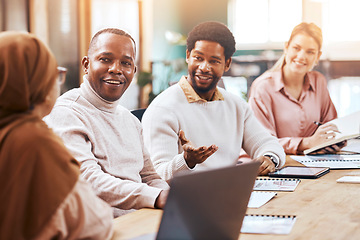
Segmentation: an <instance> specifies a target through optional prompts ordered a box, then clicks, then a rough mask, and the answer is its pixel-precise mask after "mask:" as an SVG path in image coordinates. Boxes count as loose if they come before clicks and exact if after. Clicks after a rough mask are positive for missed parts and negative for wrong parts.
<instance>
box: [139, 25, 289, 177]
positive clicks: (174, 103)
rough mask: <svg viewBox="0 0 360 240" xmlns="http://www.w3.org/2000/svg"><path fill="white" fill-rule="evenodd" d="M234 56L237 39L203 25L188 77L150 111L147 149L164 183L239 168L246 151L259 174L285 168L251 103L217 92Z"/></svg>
mask: <svg viewBox="0 0 360 240" xmlns="http://www.w3.org/2000/svg"><path fill="white" fill-rule="evenodd" d="M234 52H235V39H234V37H233V35H232V33H231V32H230V30H229V29H228V28H227V27H226V26H225V25H224V24H222V23H218V22H205V23H201V24H199V25H198V26H196V27H195V28H194V29H193V30H192V31H191V32H190V33H189V35H188V39H187V50H186V62H187V64H188V75H187V76H183V77H182V78H181V79H180V81H179V82H178V83H177V84H175V85H173V86H171V87H169V88H168V89H166V90H165V91H164V92H162V93H161V94H160V95H159V96H157V97H156V98H155V99H154V101H153V102H152V103H151V104H150V106H149V107H148V108H147V110H146V111H145V114H144V116H143V118H142V124H143V129H144V130H143V131H144V142H145V146H146V148H147V149H148V150H149V152H150V158H151V159H152V161H153V163H154V166H155V169H156V170H157V172H158V173H159V175H160V176H161V177H162V178H163V179H165V180H167V181H169V180H170V179H171V178H173V176H174V174H176V173H178V172H181V171H187V172H191V171H197V170H206V169H213V168H218V167H224V166H231V165H235V164H236V163H237V162H238V159H239V156H240V151H241V149H242V148H243V149H244V150H245V151H246V152H247V153H248V154H249V155H250V157H251V158H252V159H254V160H256V161H260V162H261V163H262V164H261V166H260V169H259V174H260V175H266V174H267V173H269V172H272V171H274V170H275V169H276V168H279V167H281V166H283V164H284V162H285V153H284V150H283V148H282V146H281V145H280V144H279V142H278V140H277V139H276V138H275V137H273V136H271V135H270V133H268V131H267V130H266V129H265V128H264V127H263V126H262V125H261V124H260V123H259V122H258V121H257V119H256V118H255V116H254V115H253V113H252V112H251V110H250V108H249V107H248V104H247V103H246V102H245V101H243V100H242V99H241V98H240V97H237V96H235V95H233V94H231V93H229V92H227V91H225V90H224V89H221V88H217V83H218V81H219V80H220V78H221V77H222V75H223V74H224V72H226V71H228V70H229V68H230V64H231V56H232V55H233V53H234ZM185 135H186V138H185ZM179 137H180V140H179ZM187 138H188V139H190V140H191V142H190V141H188V140H187Z"/></svg>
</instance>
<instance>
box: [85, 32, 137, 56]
mask: <svg viewBox="0 0 360 240" xmlns="http://www.w3.org/2000/svg"><path fill="white" fill-rule="evenodd" d="M104 33H112V34H117V35H120V36H125V37H128V38H130V39H131V41H133V43H134V47H135V53H136V43H135V40H134V39H133V37H132V36H131V35H130V34H129V33H127V32H125V31H123V30H121V29H118V28H104V29H102V30H100V31H98V32H97V33H95V35H94V36H93V37H92V39H91V41H90V44H89V49H88V55H90V53H91V52H92V49H93V47H94V45H95V43H96V40H97V38H98V37H99V36H100V35H101V34H104Z"/></svg>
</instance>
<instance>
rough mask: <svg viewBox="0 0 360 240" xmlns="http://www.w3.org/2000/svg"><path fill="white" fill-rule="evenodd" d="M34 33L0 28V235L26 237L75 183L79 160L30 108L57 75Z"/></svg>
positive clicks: (51, 58) (37, 229)
mask: <svg viewBox="0 0 360 240" xmlns="http://www.w3.org/2000/svg"><path fill="white" fill-rule="evenodd" d="M56 67H57V63H56V60H55V57H54V56H53V55H52V54H51V52H50V50H49V49H48V48H47V47H46V46H45V45H44V44H43V43H42V42H41V41H40V40H39V39H38V38H36V37H35V36H34V35H32V34H29V33H20V32H2V33H0V182H1V188H0V239H31V238H33V237H35V236H36V235H37V234H38V233H39V232H40V231H41V230H42V229H43V228H44V226H46V223H47V222H48V221H49V220H50V218H51V216H52V215H53V214H54V213H55V211H56V209H57V208H58V207H59V205H60V204H61V202H62V201H63V200H64V199H65V198H66V196H67V195H68V194H69V192H70V191H71V190H72V188H73V187H74V185H75V183H76V181H77V179H78V176H79V165H78V163H77V162H76V160H75V159H74V158H73V157H72V156H71V155H70V153H69V152H68V151H67V149H66V148H65V146H64V145H63V143H62V142H61V140H60V138H58V137H57V136H56V135H55V134H54V133H53V132H52V131H51V130H50V129H49V128H48V127H47V126H46V124H45V123H44V122H43V121H42V120H41V119H40V118H39V117H37V116H36V115H35V114H32V111H31V110H32V107H33V106H34V104H36V103H41V102H42V101H44V100H45V98H46V96H47V95H48V93H49V91H50V89H51V88H52V86H53V84H54V81H56V76H57V68H56Z"/></svg>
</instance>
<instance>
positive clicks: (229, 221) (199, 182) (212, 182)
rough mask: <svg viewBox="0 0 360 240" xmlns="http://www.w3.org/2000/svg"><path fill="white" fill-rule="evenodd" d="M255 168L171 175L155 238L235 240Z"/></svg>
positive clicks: (256, 165)
mask: <svg viewBox="0 0 360 240" xmlns="http://www.w3.org/2000/svg"><path fill="white" fill-rule="evenodd" d="M259 165H260V163H259V162H250V163H244V164H240V165H237V166H232V167H226V168H220V169H215V170H210V171H202V172H195V173H191V174H186V175H179V176H175V177H174V178H173V180H172V181H171V183H170V186H171V188H170V192H169V196H168V199H167V201H166V204H165V208H164V212H163V216H162V219H161V223H160V227H159V231H158V233H157V237H156V239H159V240H162V239H166V240H169V239H238V237H239V234H240V229H241V225H242V221H243V219H244V216H245V213H246V209H247V204H248V201H249V198H250V195H251V192H252V190H253V186H254V182H255V179H256V176H257V173H258V168H259Z"/></svg>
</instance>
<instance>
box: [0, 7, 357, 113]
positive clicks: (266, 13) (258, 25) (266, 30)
mask: <svg viewBox="0 0 360 240" xmlns="http://www.w3.org/2000/svg"><path fill="white" fill-rule="evenodd" d="M359 10H360V1H358V0H0V31H6V30H19V31H29V32H32V33H34V34H36V35H37V36H38V37H40V38H41V39H42V40H43V41H44V42H45V43H46V44H48V46H49V47H50V48H51V50H52V51H53V52H54V54H55V56H56V58H57V60H58V62H59V65H60V66H64V67H66V68H67V69H68V73H67V79H66V84H65V85H64V86H63V89H62V92H65V91H67V90H69V89H71V88H74V87H78V86H79V85H80V84H81V80H82V75H83V71H82V69H81V65H80V62H81V59H82V57H83V56H84V55H86V53H87V48H88V44H89V42H90V39H91V37H92V36H93V34H95V32H97V31H98V30H100V29H102V28H106V27H116V28H120V29H123V30H126V31H127V32H129V33H130V34H131V35H132V36H133V37H134V39H135V41H136V43H137V49H138V51H137V66H138V72H137V74H136V78H135V79H134V80H133V82H132V84H131V85H130V87H129V89H128V90H127V91H126V92H125V94H124V96H123V97H122V98H121V104H122V105H123V106H125V107H126V108H128V109H129V110H133V109H137V108H146V107H147V105H148V104H149V102H150V101H151V100H152V99H153V98H154V97H155V96H156V95H157V94H159V93H160V92H161V91H163V90H164V89H166V88H167V87H169V86H170V85H171V84H173V83H175V82H177V81H178V80H179V79H180V77H181V76H182V75H185V74H187V66H186V63H185V50H186V46H185V40H186V36H187V33H188V32H189V31H190V30H191V29H192V28H193V27H194V26H195V25H196V24H198V23H200V22H204V21H209V20H212V21H219V22H223V23H224V24H226V25H228V26H229V28H230V29H231V30H232V32H233V33H234V36H235V38H236V42H237V51H236V53H235V54H234V57H233V64H232V66H231V69H230V70H229V71H228V72H227V73H226V74H225V76H224V77H223V82H224V86H225V88H226V89H227V90H228V91H231V92H233V93H235V94H238V95H240V96H242V97H243V98H244V99H247V92H248V89H249V88H250V86H251V83H252V81H253V80H254V79H255V78H256V77H258V76H259V75H261V74H262V73H263V72H264V71H266V70H267V69H268V68H270V67H271V66H272V65H273V64H274V63H275V62H276V60H277V59H278V58H279V56H280V55H281V54H282V49H283V46H284V42H285V41H287V40H288V38H289V36H290V33H291V31H292V29H293V27H295V26H296V25H297V24H299V23H300V22H302V21H305V22H314V23H315V24H317V25H318V26H319V27H321V28H322V30H323V37H324V45H323V49H322V51H323V54H322V56H321V61H320V63H319V65H318V66H317V67H316V70H317V71H320V72H321V73H323V74H324V75H325V76H326V78H327V80H328V87H329V90H330V94H331V98H332V100H333V102H334V104H335V106H336V108H337V111H338V113H339V116H343V115H346V114H349V113H352V112H354V111H358V110H360V30H359V27H358V25H359V23H360V14H359V13H358V12H359ZM0 54H1V53H0Z"/></svg>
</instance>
